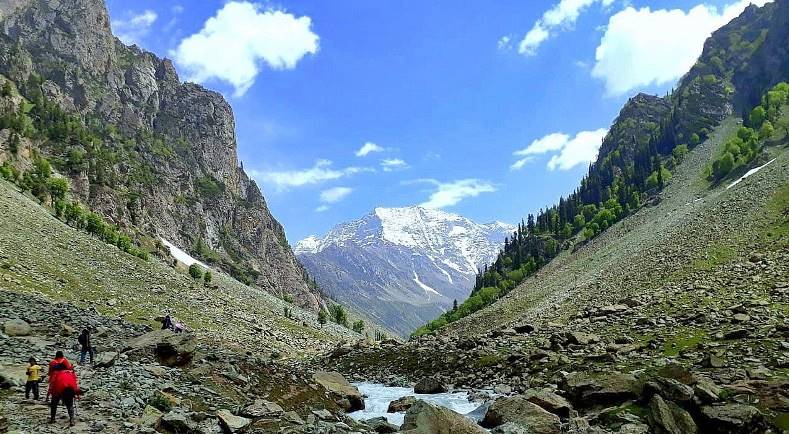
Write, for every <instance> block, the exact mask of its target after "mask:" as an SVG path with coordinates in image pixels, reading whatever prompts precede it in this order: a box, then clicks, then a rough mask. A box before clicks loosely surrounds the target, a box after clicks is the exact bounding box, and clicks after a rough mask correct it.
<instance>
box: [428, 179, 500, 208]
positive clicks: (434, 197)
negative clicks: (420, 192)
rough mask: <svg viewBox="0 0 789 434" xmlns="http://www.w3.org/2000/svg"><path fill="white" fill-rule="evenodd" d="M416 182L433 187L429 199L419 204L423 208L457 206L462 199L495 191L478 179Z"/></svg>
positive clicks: (488, 184)
mask: <svg viewBox="0 0 789 434" xmlns="http://www.w3.org/2000/svg"><path fill="white" fill-rule="evenodd" d="M418 182H427V183H430V184H433V185H434V186H435V190H433V192H432V193H431V194H430V198H429V199H428V200H427V201H426V202H423V203H422V204H420V206H423V207H425V208H444V207H448V206H452V205H455V204H457V203H458V202H460V201H461V200H463V199H466V198H469V197H477V196H479V195H480V194H482V193H491V192H494V191H496V190H497V189H496V186H495V185H493V184H492V183H490V182H488V181H484V180H480V179H473V178H469V179H459V180H457V181H451V182H440V181H437V180H435V179H421V180H419V181H418Z"/></svg>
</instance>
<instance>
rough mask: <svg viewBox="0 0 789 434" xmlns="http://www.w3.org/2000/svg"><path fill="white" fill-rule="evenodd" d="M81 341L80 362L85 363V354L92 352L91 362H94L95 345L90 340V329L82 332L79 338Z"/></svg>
mask: <svg viewBox="0 0 789 434" xmlns="http://www.w3.org/2000/svg"><path fill="white" fill-rule="evenodd" d="M77 340H78V341H79V346H80V351H79V364H80V365H84V364H85V356H87V355H88V354H90V364H91V365H92V364H93V346H92V345H91V342H90V331H88V329H84V330H82V333H81V334H80V335H79V338H77Z"/></svg>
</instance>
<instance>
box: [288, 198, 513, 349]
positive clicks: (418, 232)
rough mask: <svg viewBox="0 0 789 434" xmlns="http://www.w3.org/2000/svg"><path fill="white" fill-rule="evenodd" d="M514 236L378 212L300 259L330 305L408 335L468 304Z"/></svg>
mask: <svg viewBox="0 0 789 434" xmlns="http://www.w3.org/2000/svg"><path fill="white" fill-rule="evenodd" d="M513 230H515V227H514V226H512V225H509V224H506V223H500V222H497V223H490V224H479V223H475V222H473V221H471V220H469V219H467V218H465V217H462V216H459V215H457V214H451V213H447V212H443V211H439V210H432V209H425V208H420V207H407V208H376V209H375V210H374V211H373V212H372V213H370V214H368V215H366V216H364V217H362V218H361V219H358V220H354V221H351V222H347V223H343V224H340V225H337V226H336V227H335V228H333V229H332V230H331V231H329V233H328V234H326V235H325V236H324V237H322V238H317V237H314V236H313V237H309V238H307V239H304V240H302V241H300V242H299V243H298V244H297V245H296V248H295V251H296V254H297V255H298V257H299V259H300V260H301V261H302V262H303V263H304V266H305V267H306V268H307V270H309V272H310V274H311V275H313V276H315V279H316V280H317V281H318V283H319V284H320V286H321V287H322V288H324V289H326V290H327V291H328V292H329V293H330V294H331V295H332V296H333V297H335V298H337V299H338V300H340V301H342V302H343V303H345V304H348V305H351V306H356V307H358V308H359V309H360V310H362V311H364V312H366V313H367V314H368V315H370V316H371V317H373V318H375V319H377V320H378V321H379V322H380V323H382V324H384V325H386V326H387V327H389V328H390V329H392V330H395V331H397V332H398V333H401V334H403V335H407V334H408V333H410V332H412V331H413V330H414V329H416V328H417V327H418V326H420V325H422V324H423V323H424V322H425V321H427V320H429V319H432V318H434V317H435V316H437V315H439V314H440V313H441V312H443V311H444V310H447V309H450V308H451V307H452V303H453V300H457V301H458V302H462V301H463V300H464V299H465V298H466V297H468V294H469V291H470V290H471V288H472V287H473V286H474V276H475V275H476V273H477V270H478V268H479V267H480V266H482V264H484V263H486V262H489V261H491V260H492V259H493V258H495V257H496V254H497V253H498V252H499V250H500V249H501V247H502V244H503V242H504V238H505V237H506V236H508V235H511V234H512V231H513Z"/></svg>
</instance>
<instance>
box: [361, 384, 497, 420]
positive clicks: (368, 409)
mask: <svg viewBox="0 0 789 434" xmlns="http://www.w3.org/2000/svg"><path fill="white" fill-rule="evenodd" d="M354 385H355V386H356V387H357V388H359V391H360V392H361V393H362V394H363V395H364V396H365V398H364V406H365V408H364V410H359V411H355V412H353V413H349V416H351V417H352V418H354V419H355V420H364V419H371V418H374V417H379V416H384V417H386V419H387V420H388V421H389V423H391V424H394V425H397V426H400V425H402V424H403V419H404V418H405V413H387V412H386V410H387V409H388V408H389V403H390V402H392V401H394V400H396V399H398V398H402V397H404V396H408V395H413V396H415V397H416V398H417V399H422V400H424V401H427V402H430V403H433V404H437V405H440V406H443V407H447V408H449V409H450V410H452V411H455V412H457V413H460V414H463V415H466V416H467V417H469V418H470V419H472V420H474V421H478V420H479V419H480V418H481V417H482V416H483V415H482V414H478V413H477V412H474V410H476V409H477V408H478V407H479V406H480V405H482V403H481V402H472V401H469V400H468V393H466V392H447V393H435V394H420V393H414V389H413V388H412V387H390V386H384V385H383V384H375V383H355V384H354Z"/></svg>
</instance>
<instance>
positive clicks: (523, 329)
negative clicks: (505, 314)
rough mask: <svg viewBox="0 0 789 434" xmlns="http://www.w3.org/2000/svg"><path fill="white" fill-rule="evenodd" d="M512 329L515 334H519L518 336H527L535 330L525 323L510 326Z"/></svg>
mask: <svg viewBox="0 0 789 434" xmlns="http://www.w3.org/2000/svg"><path fill="white" fill-rule="evenodd" d="M512 329H513V330H515V333H520V334H528V333H531V332H533V331H534V330H536V329H535V327H534V326H533V325H532V324H527V323H522V324H516V325H514V326H512Z"/></svg>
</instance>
